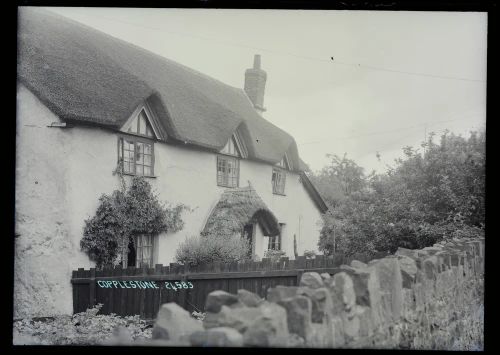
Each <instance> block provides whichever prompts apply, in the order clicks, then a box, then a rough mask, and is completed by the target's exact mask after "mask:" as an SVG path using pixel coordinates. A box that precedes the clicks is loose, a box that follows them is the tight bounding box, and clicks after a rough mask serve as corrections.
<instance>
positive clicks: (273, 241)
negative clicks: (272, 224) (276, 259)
mask: <svg viewBox="0 0 500 355" xmlns="http://www.w3.org/2000/svg"><path fill="white" fill-rule="evenodd" d="M284 225H285V223H279V226H280V233H279V234H278V235H275V236H274V237H269V238H268V242H267V249H268V250H282V248H283V245H282V233H283V226H284ZM276 245H277V246H278V248H277V249H276V248H275V247H276Z"/></svg>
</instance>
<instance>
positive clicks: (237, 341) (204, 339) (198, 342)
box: [189, 327, 243, 347]
mask: <svg viewBox="0 0 500 355" xmlns="http://www.w3.org/2000/svg"><path fill="white" fill-rule="evenodd" d="M189 340H190V343H191V345H192V346H203V347H204V346H214V347H217V346H223V347H226V346H228V347H240V346H243V335H242V334H241V333H240V332H238V331H237V330H236V329H233V328H229V327H219V328H211V329H206V330H203V331H197V332H194V333H193V334H191V336H190V337H189Z"/></svg>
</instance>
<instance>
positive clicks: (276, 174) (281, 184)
mask: <svg viewBox="0 0 500 355" xmlns="http://www.w3.org/2000/svg"><path fill="white" fill-rule="evenodd" d="M285 180H286V172H285V170H282V169H273V176H272V178H271V182H272V184H273V193H274V194H278V195H284V194H285Z"/></svg>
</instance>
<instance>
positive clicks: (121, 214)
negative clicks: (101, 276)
mask: <svg viewBox="0 0 500 355" xmlns="http://www.w3.org/2000/svg"><path fill="white" fill-rule="evenodd" d="M99 201H100V205H99V206H98V207H97V211H96V214H95V215H94V217H92V218H90V219H88V220H86V221H85V227H84V232H83V238H82V240H81V242H80V246H81V248H82V250H84V251H85V252H87V254H88V255H89V257H90V259H91V260H93V261H95V262H96V267H97V268H102V267H103V266H106V265H113V264H114V262H115V260H116V259H117V257H120V256H121V261H122V263H123V266H124V267H125V266H127V265H126V258H127V251H128V245H129V242H130V241H131V240H132V238H133V237H134V236H136V235H158V234H160V233H162V232H176V231H179V230H181V229H182V228H183V226H184V222H183V220H182V219H181V213H182V211H183V210H184V209H186V208H187V207H186V206H184V205H182V204H179V205H176V206H174V207H171V206H165V205H163V204H162V203H160V202H159V201H158V198H157V196H155V195H154V194H153V192H152V188H151V185H150V184H149V182H147V181H146V180H145V179H144V178H142V177H134V178H133V179H132V183H131V185H130V187H129V188H128V189H126V186H125V185H123V186H122V189H121V190H115V191H113V193H112V194H111V195H102V196H101V197H100V199H99Z"/></svg>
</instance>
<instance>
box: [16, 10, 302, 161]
mask: <svg viewBox="0 0 500 355" xmlns="http://www.w3.org/2000/svg"><path fill="white" fill-rule="evenodd" d="M18 28H19V32H18V78H19V81H20V82H21V83H23V84H24V85H25V86H26V87H27V88H28V89H29V90H30V91H32V92H33V93H34V94H35V95H36V96H37V97H38V98H39V99H40V100H41V101H42V102H44V104H45V105H46V106H47V107H49V108H50V109H51V110H52V111H53V112H54V113H55V114H56V115H58V116H59V117H60V118H61V119H62V120H64V121H68V122H71V123H73V124H93V125H99V126H101V127H107V128H109V129H114V130H117V129H119V128H120V127H121V126H122V125H123V123H124V122H125V121H126V120H127V118H128V117H129V116H130V115H131V114H132V113H133V111H134V110H135V109H136V107H137V106H138V105H139V104H140V103H141V102H143V101H147V102H150V103H151V104H152V106H153V108H154V110H155V113H156V115H157V116H158V120H159V121H160V123H161V125H162V127H161V128H162V131H164V132H166V133H167V138H166V141H167V142H170V143H173V144H190V145H195V146H198V147H202V148H205V149H210V150H214V151H218V150H220V149H222V148H223V147H224V145H225V144H226V142H227V141H228V139H229V138H230V137H231V135H232V134H233V133H234V132H235V130H236V129H238V130H240V131H241V132H242V135H243V136H244V139H245V144H246V145H247V147H248V151H249V156H248V158H249V159H254V160H260V161H265V162H268V163H272V164H275V163H277V162H279V161H280V160H281V159H282V158H283V156H284V154H285V152H287V154H288V157H289V159H290V160H291V161H292V165H293V167H294V170H297V171H301V170H303V169H304V165H303V164H302V162H301V161H300V159H299V156H298V151H297V145H296V143H295V141H294V139H293V138H292V137H291V136H290V135H289V134H288V133H286V132H285V131H283V130H281V129H280V128H278V127H276V126H275V125H273V124H272V123H270V122H269V121H267V120H265V119H263V118H262V117H260V116H259V114H258V113H257V112H256V111H255V109H254V108H253V106H252V104H251V102H250V100H249V99H248V96H247V95H246V93H245V92H244V91H243V90H242V89H241V88H235V87H231V86H229V85H226V84H224V83H222V82H220V81H218V80H216V79H213V78H210V77H208V76H207V75H204V74H202V73H199V72H197V71H195V70H192V69H190V68H188V67H185V66H183V65H181V64H178V63H176V62H174V61H171V60H169V59H166V58H164V57H161V56H159V55H157V54H154V53H151V52H149V51H147V50H145V49H142V48H140V47H137V46H135V45H132V44H130V43H127V42H125V41H122V40H119V39H117V38H114V37H112V36H110V35H107V34H104V33H102V32H100V31H97V30H95V29H92V28H90V27H88V26H85V25H82V24H80V23H78V22H76V21H72V20H70V19H67V18H65V17H62V16H60V15H57V14H54V13H52V12H50V11H46V10H43V9H37V8H20V9H19V20H18ZM242 74H243V73H242Z"/></svg>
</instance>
